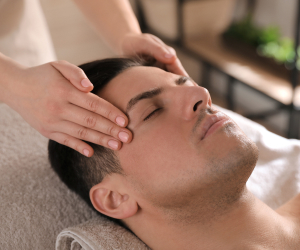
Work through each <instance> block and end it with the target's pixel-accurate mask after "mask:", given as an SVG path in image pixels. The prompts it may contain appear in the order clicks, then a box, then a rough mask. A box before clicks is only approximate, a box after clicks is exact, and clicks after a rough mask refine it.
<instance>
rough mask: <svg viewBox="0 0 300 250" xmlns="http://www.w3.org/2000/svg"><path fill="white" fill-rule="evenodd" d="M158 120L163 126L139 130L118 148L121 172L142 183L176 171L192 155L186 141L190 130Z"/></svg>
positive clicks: (161, 177)
mask: <svg viewBox="0 0 300 250" xmlns="http://www.w3.org/2000/svg"><path fill="white" fill-rule="evenodd" d="M160 124H163V126H157V127H154V126H152V127H151V130H150V129H148V130H146V129H145V130H144V131H143V130H139V132H138V133H136V134H135V135H134V139H133V141H132V142H131V143H130V144H127V145H124V146H123V148H122V150H120V152H119V157H120V161H121V163H122V166H123V168H124V170H125V172H126V173H127V174H128V175H131V176H134V178H137V179H139V180H140V182H142V183H147V182H149V181H150V182H154V181H155V182H159V180H162V181H163V180H165V179H166V178H167V177H170V175H172V174H174V175H178V172H180V171H182V170H183V166H186V165H187V164H191V162H192V160H193V155H194V158H195V152H193V149H192V147H191V146H190V143H189V141H188V138H189V136H188V135H189V133H190V130H187V129H185V128H183V127H180V126H176V125H175V124H176V123H175V122H174V121H173V122H172V121H171V120H170V119H169V120H168V121H164V122H161V123H160ZM149 125H150V124H149ZM198 163H199V162H198Z"/></svg>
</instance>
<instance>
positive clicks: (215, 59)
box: [184, 36, 300, 107]
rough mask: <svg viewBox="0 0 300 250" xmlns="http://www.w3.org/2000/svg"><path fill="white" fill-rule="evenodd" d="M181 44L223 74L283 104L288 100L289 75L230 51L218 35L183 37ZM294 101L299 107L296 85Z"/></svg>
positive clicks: (299, 90)
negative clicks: (187, 38) (287, 77)
mask: <svg viewBox="0 0 300 250" xmlns="http://www.w3.org/2000/svg"><path fill="white" fill-rule="evenodd" d="M184 47H185V48H187V49H188V50H189V51H191V52H193V53H195V54H197V56H199V57H200V58H201V59H202V60H204V61H206V62H208V63H210V64H212V65H214V67H217V68H219V69H220V70H221V71H223V72H224V73H226V74H227V75H229V76H232V77H233V78H235V79H237V80H239V81H241V82H243V83H245V84H247V85H249V86H251V87H252V88H254V89H256V90H258V91H260V92H262V93H264V94H266V95H267V96H270V97H271V98H273V99H274V100H276V101H278V102H280V103H282V104H285V105H289V104H291V103H292V98H293V88H292V85H291V83H290V80H289V79H286V78H285V77H281V76H279V75H277V74H274V72H273V73H272V72H270V71H269V70H267V69H266V68H264V67H263V66H262V65H259V64H257V63H255V62H254V61H253V60H251V59H247V57H244V56H242V55H239V54H237V53H234V52H232V50H230V49H228V48H227V47H226V46H225V45H224V44H223V42H222V39H221V37H218V36H214V37H205V38H201V39H189V40H185V41H184ZM294 105H295V106H299V107H300V88H299V86H298V87H297V88H296V89H295V96H294Z"/></svg>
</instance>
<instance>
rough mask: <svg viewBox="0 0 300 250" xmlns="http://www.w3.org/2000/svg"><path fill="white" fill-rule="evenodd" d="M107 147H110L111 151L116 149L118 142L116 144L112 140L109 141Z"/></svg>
mask: <svg viewBox="0 0 300 250" xmlns="http://www.w3.org/2000/svg"><path fill="white" fill-rule="evenodd" d="M108 146H110V147H111V148H112V149H117V148H118V146H119V144H118V142H116V141H114V140H109V141H108Z"/></svg>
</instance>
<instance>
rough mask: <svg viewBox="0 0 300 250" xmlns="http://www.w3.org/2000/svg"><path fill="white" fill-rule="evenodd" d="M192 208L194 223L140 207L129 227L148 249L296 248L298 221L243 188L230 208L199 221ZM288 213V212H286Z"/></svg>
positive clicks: (128, 222) (299, 241) (199, 215)
mask: <svg viewBox="0 0 300 250" xmlns="http://www.w3.org/2000/svg"><path fill="white" fill-rule="evenodd" d="M196 211H197V208H195V214H194V217H195V218H194V220H193V221H194V223H191V221H190V220H189V221H188V222H187V223H185V221H183V220H180V221H177V222H175V221H174V220H172V221H171V222H170V220H166V219H165V218H166V215H165V214H163V213H151V214H148V213H146V212H144V211H140V213H139V214H137V216H136V218H134V219H133V220H134V221H127V222H126V223H127V224H128V225H129V226H130V228H131V229H132V230H133V231H134V232H135V233H136V234H137V236H139V237H140V238H141V239H142V240H143V241H144V242H145V243H146V244H147V245H148V246H150V247H151V249H154V250H156V249H159V250H161V249H175V250H176V249H199V250H200V249H249V250H250V249H261V248H263V249H297V247H296V245H298V246H299V243H300V240H299V239H298V238H299V237H294V236H295V234H296V232H297V234H299V226H298V223H296V222H295V219H294V218H292V217H291V216H286V215H287V214H285V213H277V212H276V211H274V210H273V209H271V208H270V207H269V206H267V205H266V204H265V203H263V202H262V201H260V200H259V199H257V198H256V197H255V196H254V195H253V194H252V193H250V192H249V191H248V190H247V189H246V188H245V191H244V192H243V194H242V195H241V197H240V199H239V200H238V201H237V202H235V203H234V204H233V205H232V207H231V209H228V210H227V212H226V213H222V214H220V215H219V217H217V218H213V220H210V221H207V222H203V220H202V218H201V214H200V213H197V212H196ZM156 212H157V211H156ZM289 215H290V214H289Z"/></svg>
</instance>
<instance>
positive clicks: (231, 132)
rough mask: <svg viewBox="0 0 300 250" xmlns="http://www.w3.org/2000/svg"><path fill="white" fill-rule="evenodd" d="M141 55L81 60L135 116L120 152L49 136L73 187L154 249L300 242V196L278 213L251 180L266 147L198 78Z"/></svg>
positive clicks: (103, 93) (99, 88)
mask: <svg viewBox="0 0 300 250" xmlns="http://www.w3.org/2000/svg"><path fill="white" fill-rule="evenodd" d="M145 65H146V64H145V63H143V62H140V61H138V60H134V59H120V58H115V59H106V60H100V61H95V62H91V63H87V64H84V65H82V66H81V68H82V69H83V70H84V71H85V73H86V75H87V76H88V77H89V79H90V80H91V82H92V83H93V84H94V86H95V88H94V90H93V92H94V93H96V94H98V95H99V96H100V97H102V98H104V99H106V100H107V101H109V102H111V103H112V104H114V105H115V106H116V107H118V108H119V109H120V110H122V111H123V112H125V113H126V114H127V115H128V117H129V121H130V122H129V125H128V128H129V129H130V130H131V131H132V132H133V136H134V138H133V141H132V142H131V143H130V144H125V145H123V147H122V149H121V150H120V151H112V150H110V149H107V148H104V147H102V146H98V145H92V146H93V148H94V150H95V154H94V155H93V156H92V157H90V158H87V157H85V156H82V155H81V154H79V153H78V152H76V151H74V150H72V149H70V148H68V147H65V146H63V145H60V144H58V143H56V142H54V141H50V142H49V158H50V161H51V165H52V167H53V168H54V170H55V171H56V172H57V173H58V175H59V176H60V178H61V179H62V180H63V181H64V182H65V183H66V184H67V186H68V187H69V188H70V189H72V190H74V191H75V192H77V193H78V194H79V195H80V196H81V197H82V198H83V199H84V200H86V201H87V202H88V203H89V204H91V203H92V205H93V207H94V208H95V209H96V210H97V211H99V212H100V213H102V214H104V215H106V216H109V217H111V218H115V219H117V220H119V221H120V222H121V223H122V224H123V225H124V226H125V227H127V228H129V229H130V230H131V231H132V232H134V233H135V234H136V235H137V236H138V237H139V238H140V239H141V240H142V241H144V242H145V243H146V244H147V245H148V246H149V247H150V248H151V249H172V250H175V249H180V250H182V249H199V250H200V249H223V250H224V249H285V250H286V249H299V246H300V245H299V244H300V237H299V235H300V210H299V206H300V197H299V196H297V197H295V198H294V199H292V200H291V201H289V202H288V203H286V204H285V205H283V206H281V207H280V208H279V209H277V210H276V211H274V210H273V209H271V208H270V207H269V206H267V205H266V204H265V203H263V202H262V201H260V200H259V199H258V198H256V197H255V196H254V195H253V194H252V193H251V192H250V191H249V190H248V189H247V187H246V182H247V180H248V178H249V176H250V175H251V173H252V171H253V169H254V167H255V165H256V162H257V159H258V149H257V147H256V145H255V144H254V143H253V142H252V141H251V140H250V139H248V138H247V136H246V135H245V134H244V133H243V132H242V131H241V130H240V128H239V127H238V126H237V125H236V124H235V122H234V121H233V120H231V119H230V118H229V117H228V116H226V115H225V114H223V113H221V112H219V111H218V110H217V109H216V108H214V107H212V102H211V98H210V95H209V93H208V91H207V90H206V89H204V88H202V87H200V86H198V85H197V84H196V83H195V82H194V81H193V80H192V79H189V78H187V77H182V76H178V75H175V74H172V73H168V72H166V71H164V70H162V69H160V68H156V67H149V66H145Z"/></svg>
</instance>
